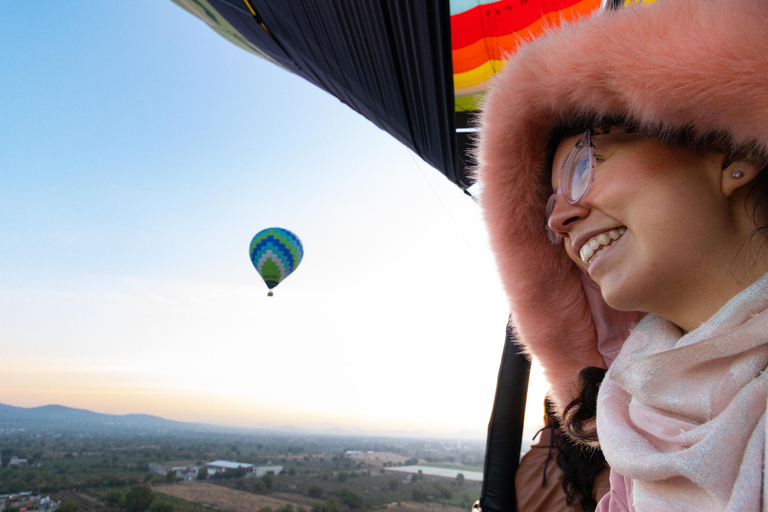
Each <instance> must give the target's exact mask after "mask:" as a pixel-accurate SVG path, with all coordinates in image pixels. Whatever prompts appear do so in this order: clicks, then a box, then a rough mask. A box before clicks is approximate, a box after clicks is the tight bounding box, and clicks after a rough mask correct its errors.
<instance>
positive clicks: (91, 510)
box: [50, 491, 106, 512]
mask: <svg viewBox="0 0 768 512" xmlns="http://www.w3.org/2000/svg"><path fill="white" fill-rule="evenodd" d="M50 496H51V499H53V500H55V501H60V502H61V503H62V504H64V503H66V502H68V501H73V502H75V503H77V506H78V510H79V511H80V512H103V511H104V510H105V509H106V507H105V506H104V504H103V503H102V502H101V501H99V500H98V499H96V498H94V497H93V496H88V495H87V494H84V493H82V492H78V491H59V492H56V493H53V494H51V495H50Z"/></svg>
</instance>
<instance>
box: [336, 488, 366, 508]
mask: <svg viewBox="0 0 768 512" xmlns="http://www.w3.org/2000/svg"><path fill="white" fill-rule="evenodd" d="M339 498H341V503H342V504H344V505H346V506H347V507H349V508H350V509H352V510H356V509H358V508H363V505H364V504H365V502H363V498H361V497H360V495H359V494H357V493H355V492H354V491H350V490H349V489H342V491H341V494H340V495H339Z"/></svg>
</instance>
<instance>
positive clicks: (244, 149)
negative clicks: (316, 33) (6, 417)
mask: <svg viewBox="0 0 768 512" xmlns="http://www.w3.org/2000/svg"><path fill="white" fill-rule="evenodd" d="M0 24H2V28H1V29H0V65H2V69H3V72H2V74H0V97H1V98H2V100H1V101H0V218H2V219H3V222H2V223H0V238H1V239H2V243H1V245H0V267H2V268H3V269H4V270H3V272H2V273H0V326H2V327H1V328H0V343H2V345H3V347H4V352H5V358H6V363H7V366H6V367H9V368H11V369H10V370H9V371H8V372H4V374H3V375H0V402H4V403H9V404H12V405H20V406H35V405H44V404H47V403H61V404H63V405H69V406H73V407H85V408H89V409H94V410H98V411H101V412H112V413H119V414H123V413H130V412H145V413H150V414H158V415H161V416H165V417H169V418H171V419H179V420H184V421H206V422H211V423H220V424H238V425H251V426H255V425H268V424H269V425H280V424H294V425H304V426H309V425H313V426H317V425H340V426H343V427H349V428H352V427H356V428H365V429H369V430H377V429H390V430H391V429H404V430H421V431H426V432H433V433H451V432H455V431H459V430H464V431H471V432H475V433H477V435H479V436H482V435H483V433H484V430H485V428H486V425H487V421H488V415H489V413H490V407H491V404H492V400H493V392H494V387H495V381H496V372H497V370H498V362H499V359H500V355H501V350H502V345H503V333H504V327H505V323H506V307H507V306H506V301H505V299H504V296H503V293H502V291H501V285H500V283H499V280H498V277H497V275H496V271H495V268H494V266H493V262H492V257H491V255H490V253H489V250H488V245H487V240H486V235H485V231H484V228H483V226H482V222H481V219H480V213H479V211H478V209H477V206H476V205H475V204H474V203H473V202H472V201H471V200H470V199H469V198H468V197H466V196H465V195H464V194H462V193H461V192H460V191H459V190H458V189H457V188H456V187H455V186H453V185H452V184H450V183H449V182H448V181H447V180H446V179H444V178H443V177H442V176H441V175H440V174H439V173H438V172H437V171H435V170H434V169H432V168H431V167H429V166H428V165H427V164H425V163H424V162H423V161H421V160H420V159H419V158H418V157H416V156H414V155H413V154H412V153H411V152H410V151H408V150H407V149H406V148H404V147H403V146H402V145H400V144H399V143H398V142H397V141H395V140H394V139H393V138H392V137H391V136H389V135H388V134H386V133H384V132H382V131H381V130H379V129H378V128H376V127H375V126H374V125H373V124H372V123H370V122H368V121H367V120H365V119H364V118H363V117H361V116H360V115H358V114H357V113H355V112H353V111H352V110H351V109H349V108H347V107H346V106H344V105H343V104H341V103H340V102H339V101H338V100H336V99H335V98H333V97H332V96H330V95H328V94H327V93H325V92H323V91H321V90H319V89H317V88H315V87H313V86H311V85H310V84H308V83H306V82H304V81H303V80H301V79H300V78H298V77H295V76H293V75H291V74H289V73H288V72H286V71H284V70H282V69H280V68H278V67H277V66H275V65H272V64H270V63H268V62H267V61H264V60H262V59H259V58H257V57H255V56H254V55H251V54H249V53H247V52H245V51H243V50H241V49H239V48H237V47H235V46H234V45H232V44H230V43H228V42H227V41H225V40H224V39H223V38H221V37H219V36H218V35H216V34H215V33H214V32H213V31H212V30H210V29H209V28H208V27H207V26H205V25H204V24H203V23H202V22H200V21H199V20H198V19H196V18H194V17H193V16H192V15H190V14H189V13H187V12H185V11H183V10H182V9H180V8H179V7H177V6H176V5H175V4H173V3H172V2H171V1H170V0H168V1H164V2H157V1H149V0H142V1H133V2H119V3H115V2H69V3H67V4H66V5H65V6H64V4H44V3H30V2H4V3H2V4H0ZM270 226H281V227H285V228H288V229H290V230H292V231H293V232H295V233H296V234H297V235H298V236H299V237H300V238H301V239H302V241H303V243H304V247H305V257H304V261H303V262H302V264H301V266H300V267H299V269H298V270H297V271H296V272H295V273H294V274H293V275H291V276H290V277H289V278H288V279H287V280H286V281H285V282H283V283H282V284H281V285H280V286H279V287H278V288H277V289H276V293H275V297H273V298H267V297H266V287H265V286H264V284H263V283H262V282H261V280H260V278H259V277H258V275H257V274H256V272H255V270H254V269H253V267H252V266H251V263H250V261H249V259H248V244H249V242H250V240H251V237H252V236H253V235H254V234H255V233H256V232H257V231H259V230H261V229H263V228H265V227H270ZM29 372H33V374H34V375H36V378H35V379H32V383H30V380H29V379H28V375H29Z"/></svg>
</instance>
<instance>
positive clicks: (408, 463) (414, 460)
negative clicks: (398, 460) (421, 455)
mask: <svg viewBox="0 0 768 512" xmlns="http://www.w3.org/2000/svg"><path fill="white" fill-rule="evenodd" d="M418 463H419V459H418V458H416V457H414V458H412V459H408V460H406V461H405V465H406V466H415V465H416V464H418Z"/></svg>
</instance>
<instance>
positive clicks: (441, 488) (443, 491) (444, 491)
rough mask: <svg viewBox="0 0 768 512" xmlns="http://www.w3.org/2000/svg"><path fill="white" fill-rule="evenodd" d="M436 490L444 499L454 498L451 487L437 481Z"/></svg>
mask: <svg viewBox="0 0 768 512" xmlns="http://www.w3.org/2000/svg"><path fill="white" fill-rule="evenodd" d="M435 490H436V491H437V494H438V495H439V496H440V498H442V499H444V500H449V499H451V498H453V491H452V490H451V489H450V488H449V487H446V486H445V485H443V484H441V483H439V482H435Z"/></svg>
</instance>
